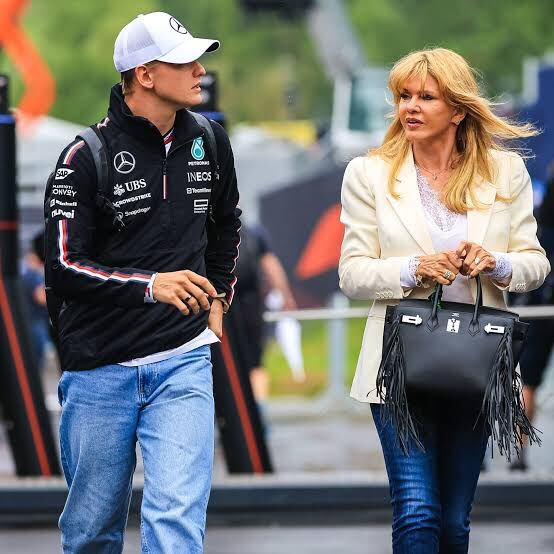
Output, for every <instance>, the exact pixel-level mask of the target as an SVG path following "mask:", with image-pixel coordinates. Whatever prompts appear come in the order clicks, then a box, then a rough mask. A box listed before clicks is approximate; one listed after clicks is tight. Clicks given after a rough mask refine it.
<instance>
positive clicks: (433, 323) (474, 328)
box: [427, 274, 483, 334]
mask: <svg viewBox="0 0 554 554" xmlns="http://www.w3.org/2000/svg"><path fill="white" fill-rule="evenodd" d="M475 279H476V281H477V297H476V299H475V308H474V310H473V317H472V319H471V323H470V324H469V330H470V332H472V333H473V334H474V333H476V332H478V331H479V310H480V309H481V308H482V307H483V287H482V286H481V276H480V275H479V274H478V275H477V277H476V278H475ZM442 292H443V285H441V284H440V283H438V284H437V286H436V287H435V291H434V292H433V294H432V297H431V298H432V301H433V308H432V310H431V315H430V317H429V321H428V322H427V325H428V326H429V328H430V329H434V328H435V327H437V325H438V324H439V321H438V318H437V313H438V311H439V305H440V301H441V298H442Z"/></svg>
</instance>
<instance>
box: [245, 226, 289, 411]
mask: <svg viewBox="0 0 554 554" xmlns="http://www.w3.org/2000/svg"><path fill="white" fill-rule="evenodd" d="M240 235H241V242H240V244H241V256H240V259H239V260H238V261H237V267H236V271H235V273H236V275H237V278H238V282H237V289H236V298H237V301H238V303H239V308H240V309H239V311H240V318H241V326H242V327H243V329H244V330H245V335H246V336H247V337H248V344H247V345H245V346H246V353H245V354H246V356H247V366H248V367H247V369H248V371H249V377H250V384H251V385H252V392H253V393H254V398H255V399H256V401H257V403H258V407H259V409H260V412H261V413H262V414H263V413H264V412H265V403H266V402H267V398H268V396H269V377H268V375H267V371H266V370H265V368H264V367H263V365H262V357H263V351H264V348H265V342H266V324H265V322H264V319H263V312H264V310H265V299H264V296H265V293H266V292H267V290H272V291H273V290H274V291H277V292H278V293H280V295H281V297H282V299H283V305H282V309H283V310H295V309H296V307H297V306H296V301H295V300H294V296H293V294H292V291H291V289H290V285H289V281H288V278H287V274H286V272H285V270H284V268H283V266H282V264H281V262H280V261H279V258H278V257H277V256H276V255H275V254H274V253H273V251H272V250H271V245H270V239H269V235H268V232H267V231H266V229H265V228H264V227H262V226H261V225H251V226H244V227H243V228H242V229H241V232H240Z"/></svg>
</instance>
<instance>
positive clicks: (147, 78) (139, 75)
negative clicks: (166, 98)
mask: <svg viewBox="0 0 554 554" xmlns="http://www.w3.org/2000/svg"><path fill="white" fill-rule="evenodd" d="M151 70H152V68H150V67H148V66H146V65H138V66H137V67H135V79H136V81H137V83H138V84H139V85H140V86H142V87H144V88H147V89H152V88H154V80H153V78H152V73H151Z"/></svg>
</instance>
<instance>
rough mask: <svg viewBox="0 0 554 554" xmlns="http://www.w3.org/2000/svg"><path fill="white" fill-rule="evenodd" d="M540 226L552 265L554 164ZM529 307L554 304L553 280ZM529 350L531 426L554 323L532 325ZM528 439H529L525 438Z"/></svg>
mask: <svg viewBox="0 0 554 554" xmlns="http://www.w3.org/2000/svg"><path fill="white" fill-rule="evenodd" d="M537 223H538V225H539V236H540V239H541V244H542V246H543V248H544V249H545V251H546V255H547V256H548V259H549V261H550V264H551V265H552V263H553V260H554V161H553V162H551V163H550V165H549V177H548V180H547V182H546V186H545V194H544V197H543V201H542V203H541V204H540V206H539V208H538V209H537ZM526 296H527V298H526V301H527V302H526V303H527V304H528V305H531V306H537V305H544V304H550V305H551V304H554V276H553V274H552V273H550V274H549V275H548V277H547V278H546V281H545V283H544V285H543V286H542V287H540V288H539V289H537V290H534V291H532V292H531V293H529V294H528V295H526ZM529 323H530V327H529V333H528V335H527V346H526V348H525V350H524V351H523V355H522V357H521V360H520V362H519V365H520V369H521V378H522V380H523V399H524V401H525V413H526V414H527V417H528V418H529V420H530V421H531V422H533V419H534V418H535V413H536V396H537V390H538V388H539V386H540V385H541V383H542V380H543V377H544V374H545V372H546V370H547V369H548V367H549V361H550V358H551V354H552V346H553V344H554V319H540V320H532V321H529ZM524 439H527V437H524ZM526 446H527V440H525V447H524V448H523V449H522V451H521V454H520V456H519V458H516V459H515V460H514V461H513V462H512V463H511V464H510V469H511V470H513V471H526V470H527V469H528V459H527V458H528V456H527V448H526Z"/></svg>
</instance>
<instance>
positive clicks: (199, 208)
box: [194, 198, 210, 214]
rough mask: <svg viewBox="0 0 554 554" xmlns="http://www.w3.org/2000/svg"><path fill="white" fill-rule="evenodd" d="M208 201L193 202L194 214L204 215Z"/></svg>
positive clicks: (202, 199)
mask: <svg viewBox="0 0 554 554" xmlns="http://www.w3.org/2000/svg"><path fill="white" fill-rule="evenodd" d="M209 203H210V201H209V200H208V199H207V198H199V199H198V200H195V201H194V213H195V214H205V213H206V212H207V211H208V205H209Z"/></svg>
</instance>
